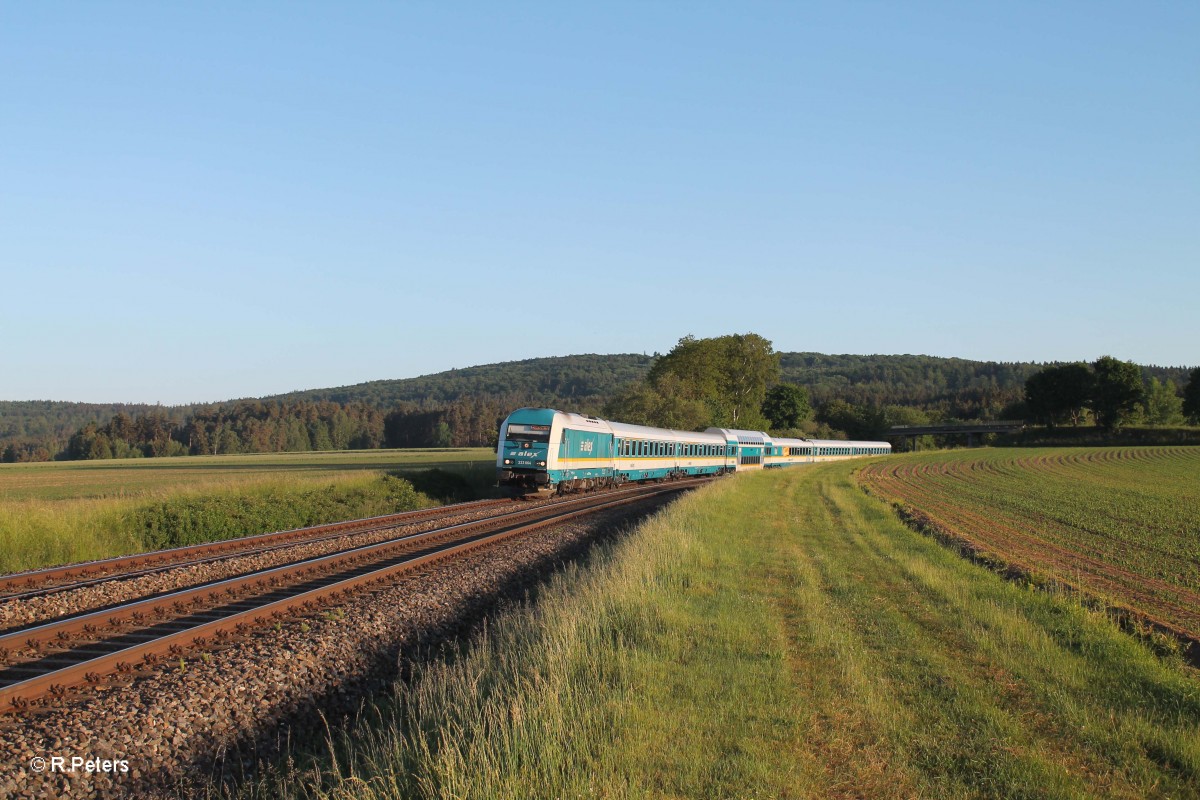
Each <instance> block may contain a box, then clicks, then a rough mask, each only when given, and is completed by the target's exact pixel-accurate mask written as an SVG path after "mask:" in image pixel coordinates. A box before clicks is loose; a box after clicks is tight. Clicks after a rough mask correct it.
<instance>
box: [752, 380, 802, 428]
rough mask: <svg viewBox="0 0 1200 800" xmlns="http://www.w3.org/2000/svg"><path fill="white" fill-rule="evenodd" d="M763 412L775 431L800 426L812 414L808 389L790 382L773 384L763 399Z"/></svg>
mask: <svg viewBox="0 0 1200 800" xmlns="http://www.w3.org/2000/svg"><path fill="white" fill-rule="evenodd" d="M762 413H763V416H764V417H766V418H767V421H768V422H770V423H771V430H773V431H779V430H786V429H788V428H798V427H800V425H801V424H803V423H805V422H807V421H808V419H809V418H810V417H811V416H812V404H811V403H810V402H809V399H808V390H807V389H805V388H803V387H800V386H795V385H793V384H790V383H780V384H778V385H776V386H773V387H771V389H769V390H768V391H767V396H766V399H764V400H763V404H762Z"/></svg>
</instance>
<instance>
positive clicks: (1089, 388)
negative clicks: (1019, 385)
mask: <svg viewBox="0 0 1200 800" xmlns="http://www.w3.org/2000/svg"><path fill="white" fill-rule="evenodd" d="M1139 380H1140V378H1139ZM1095 389H1096V375H1095V373H1093V372H1092V370H1091V369H1089V368H1088V366H1087V364H1064V365H1062V366H1058V367H1046V368H1045V369H1043V370H1042V371H1041V372H1037V373H1034V374H1033V375H1030V376H1029V379H1028V380H1027V381H1025V402H1026V404H1027V405H1028V407H1029V413H1030V414H1031V415H1032V416H1033V418H1034V419H1036V420H1039V421H1044V422H1046V423H1047V424H1049V425H1051V426H1053V425H1055V424H1057V423H1059V422H1062V421H1063V420H1070V422H1071V424H1072V425H1078V424H1079V421H1080V419H1081V418H1082V416H1083V409H1084V407H1085V406H1087V404H1088V402H1089V401H1090V400H1091V399H1092V396H1093V394H1094V393H1095Z"/></svg>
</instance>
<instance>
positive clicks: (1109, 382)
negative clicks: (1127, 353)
mask: <svg viewBox="0 0 1200 800" xmlns="http://www.w3.org/2000/svg"><path fill="white" fill-rule="evenodd" d="M1092 369H1093V370H1094V371H1095V373H1096V389H1095V393H1094V394H1093V395H1092V403H1091V405H1092V411H1093V412H1094V413H1095V414H1096V422H1097V424H1099V425H1100V426H1101V427H1103V428H1105V429H1106V430H1110V431H1111V430H1116V429H1117V428H1119V427H1121V426H1122V425H1124V424H1125V423H1126V422H1127V421H1128V420H1129V419H1130V417H1132V416H1133V414H1134V413H1135V412H1136V411H1137V410H1138V406H1139V405H1140V404H1141V403H1142V400H1143V398H1144V397H1145V389H1144V388H1143V386H1142V370H1141V368H1140V367H1139V366H1138V365H1137V364H1134V363H1133V362H1132V361H1120V360H1119V359H1116V358H1113V357H1112V356H1102V357H1101V358H1099V359H1097V360H1096V362H1095V363H1094V364H1092Z"/></svg>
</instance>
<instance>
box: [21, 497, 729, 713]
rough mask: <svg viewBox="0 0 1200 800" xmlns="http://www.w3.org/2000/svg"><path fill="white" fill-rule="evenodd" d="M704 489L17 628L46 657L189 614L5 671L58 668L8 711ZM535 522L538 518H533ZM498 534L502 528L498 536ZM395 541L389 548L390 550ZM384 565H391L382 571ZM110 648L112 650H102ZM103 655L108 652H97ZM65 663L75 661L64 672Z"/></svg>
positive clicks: (573, 511) (493, 521) (339, 557)
mask: <svg viewBox="0 0 1200 800" xmlns="http://www.w3.org/2000/svg"><path fill="white" fill-rule="evenodd" d="M705 482H707V481H688V482H681V483H675V484H670V485H666V486H659V485H656V486H651V487H639V488H637V489H634V490H623V491H621V492H620V493H619V495H620V496H615V497H614V495H613V493H608V494H605V495H600V496H598V497H597V496H588V497H584V498H582V499H579V500H571V501H567V502H565V503H557V504H554V505H552V506H539V507H537V508H535V509H530V510H527V511H521V512H516V513H513V514H505V515H501V516H499V517H493V518H490V519H487V520H480V521H473V522H467V523H461V524H458V525H453V526H449V527H447V528H441V529H437V530H434V531H426V532H424V533H418V534H411V535H409V536H405V537H400V538H399V539H397V540H395V541H392V542H390V543H378V544H376V545H366V546H363V547H358V548H353V549H351V550H348V551H344V552H342V553H338V554H333V555H331V556H325V557H321V558H317V559H309V560H307V561H305V562H299V563H298V564H296V565H291V566H289V567H280V568H274V569H269V570H263V571H260V572H257V573H251V574H249V575H246V576H239V577H238V578H231V579H229V580H227V581H224V582H222V583H220V584H214V585H211V586H208V587H205V588H204V589H202V590H199V591H192V590H182V591H180V592H176V593H173V594H171V595H166V596H164V597H161V598H155V599H151V600H141V601H137V602H134V603H131V604H128V605H126V606H121V607H119V608H116V609H110V610H107V611H102V612H95V613H92V614H84V615H80V616H77V617H72V618H68V619H65V620H59V621H56V622H52V623H47V624H45V625H42V626H38V627H37V628H31V629H27V630H24V631H18V632H15V633H13V634H9V635H7V636H4V637H0V647H7V646H11V645H13V644H15V643H16V640H19V639H22V638H23V639H24V642H23V643H24V644H25V645H27V646H29V647H30V648H31V649H34V650H37V651H40V650H41V649H44V648H45V647H46V645H47V644H50V643H57V644H58V645H59V646H60V647H61V646H63V645H65V644H66V643H67V642H70V640H71V638H72V636H73V635H77V634H80V633H82V634H85V635H87V634H95V633H97V632H98V630H99V626H100V625H105V624H107V626H108V627H110V628H117V627H119V626H121V625H122V624H124V623H125V622H130V621H132V622H134V623H135V624H139V625H140V624H142V623H143V622H148V620H147V617H148V616H150V615H158V616H162V615H163V613H164V612H165V613H166V614H170V613H171V612H174V613H175V614H176V615H180V614H185V613H187V614H189V616H187V617H178V616H177V617H176V618H175V619H172V620H163V621H159V622H153V623H151V624H149V625H148V626H147V627H144V628H141V629H138V630H133V631H128V632H125V633H119V634H115V635H111V636H109V637H108V638H105V639H101V640H99V641H92V642H89V643H83V644H80V646H78V647H76V648H74V649H73V650H62V651H61V652H59V653H52V654H49V655H47V656H46V657H44V658H42V659H37V660H30V661H24V662H21V663H17V664H12V665H10V666H8V667H7V668H4V669H2V670H0V680H4V679H5V675H8V676H10V677H11V676H14V675H24V674H26V673H29V672H31V671H32V672H35V673H37V672H38V671H39V669H42V668H44V667H46V666H52V667H53V668H52V669H51V670H50V671H44V670H43V671H41V673H40V674H33V675H30V676H29V677H22V678H19V679H17V680H13V681H11V682H8V683H6V684H4V685H0V710H7V709H9V708H16V709H20V708H22V707H24V706H26V705H27V704H28V703H29V702H31V701H33V700H35V699H37V698H39V697H42V696H45V695H46V694H60V693H62V692H63V691H65V689H66V688H67V687H69V686H77V685H79V684H81V683H89V682H90V683H95V682H98V681H99V680H100V679H101V676H103V675H104V674H106V673H111V672H114V671H116V672H128V671H131V670H133V669H134V668H135V667H134V662H136V660H137V659H139V658H140V659H142V661H144V662H146V663H148V664H152V663H154V662H155V661H157V660H159V658H161V656H162V655H163V654H165V653H171V654H172V655H179V656H182V653H183V652H184V648H185V647H203V646H204V645H205V644H207V641H208V637H209V636H214V637H216V638H217V639H218V640H221V639H224V638H228V637H229V636H230V635H232V633H233V632H234V631H236V632H238V633H241V632H242V631H244V630H245V629H246V628H247V627H248V626H250V625H253V624H262V623H264V622H268V621H270V620H272V619H281V618H283V617H285V616H287V614H288V612H292V611H294V610H295V609H297V608H303V609H304V610H315V608H316V607H318V606H319V604H320V602H323V601H327V600H329V599H337V598H338V597H340V596H341V595H342V594H343V593H345V592H347V591H350V590H352V589H355V588H360V587H362V586H364V585H366V584H369V583H375V582H380V581H385V580H387V579H389V578H391V577H393V576H395V575H397V574H400V573H403V572H406V571H409V570H412V569H415V568H417V567H419V566H422V565H424V564H428V563H431V562H433V561H436V560H439V559H442V558H451V557H453V556H455V555H459V554H462V553H465V552H469V551H472V550H474V549H477V548H480V547H485V546H488V545H490V544H493V543H495V542H498V541H502V540H504V539H507V538H510V537H513V536H517V535H520V534H522V533H526V532H528V531H531V530H535V529H538V528H542V527H546V526H549V525H554V524H559V523H561V522H563V521H565V520H568V519H571V518H574V517H577V516H580V515H584V514H591V513H595V512H597V511H602V510H606V509H610V508H615V507H617V506H621V505H625V504H628V503H633V502H637V501H639V500H643V499H646V498H649V497H654V496H656V495H659V494H663V493H669V492H676V491H681V490H686V489H690V488H694V487H695V486H697V485H699V484H701V483H705ZM531 517H532V518H534V519H530V518H531ZM497 528H500V530H499V531H497V530H496V529H497ZM454 533H459V534H466V536H467V537H468V538H466V540H465V541H460V542H459V543H458V544H449V545H444V546H440V547H438V548H436V549H435V550H433V551H432V552H426V553H424V554H420V553H418V554H417V555H412V554H409V556H408V557H403V558H399V559H395V558H393V559H391V560H388V559H387V556H386V553H387V550H388V549H392V550H395V549H397V548H398V547H399V546H401V545H403V544H412V543H414V542H419V543H429V542H434V541H436V540H437V539H445V538H447V537H450V536H453V534H454ZM459 538H460V539H461V538H463V537H461V536H460V537H459ZM389 544H390V545H391V547H390V548H388V547H386V545H389ZM370 560H374V564H373V565H368V564H365V563H364V562H365V561H370ZM381 561H382V562H384V563H383V564H382V565H381V566H380V562H381ZM318 564H322V565H323V566H326V567H335V566H341V567H344V568H345V570H344V571H343V572H341V573H333V574H332V575H331V574H329V571H328V570H326V574H325V575H324V576H315V575H314V574H313V573H314V572H315V571H316V566H317V565H318ZM288 577H290V578H293V579H295V578H301V579H305V580H302V581H300V582H299V584H297V583H296V582H295V581H293V583H292V584H291V588H292V589H293V591H294V592H296V591H298V593H291V594H286V592H287V587H288V584H287V582H286V579H287V578H288ZM313 584H315V585H314V586H313V588H308V589H305V588H304V587H306V586H310V585H313ZM223 585H228V588H229V589H245V588H247V587H252V588H254V589H258V590H261V591H260V593H259V594H258V595H257V596H254V595H252V596H248V597H243V598H235V595H236V592H234V593H233V594H228V592H222V591H218V590H219V589H220V588H221V587H222V586H223ZM297 586H298V587H299V588H297ZM301 590H302V591H301ZM280 593H285V596H284V597H282V598H280V599H277V600H269V601H268V602H261V603H257V604H256V603H255V601H256V598H257V599H258V600H266V599H268V598H269V597H270V596H271V595H273V594H280ZM201 594H208V595H209V598H210V599H211V600H213V601H214V602H215V601H218V600H220V599H221V597H222V595H223V594H226V595H227V596H228V597H229V598H230V599H231V600H232V602H228V603H226V604H225V605H224V606H218V607H214V608H209V609H206V610H203V611H192V606H193V605H194V602H192V601H194V600H195V599H196V597H197V596H198V595H201ZM247 603H250V604H251V607H250V608H245V605H246V604H247ZM189 612H190V613H189ZM214 616H215V618H214ZM102 617H107V619H105V620H104V621H103V622H101V619H100V618H102ZM181 626H182V627H181ZM155 629H158V631H156V630H155ZM172 629H175V630H172ZM114 633H115V632H114ZM114 645H117V646H118V647H119V649H117V650H115V651H112V647H113V646H114ZM105 650H109V651H111V652H103V651H105ZM97 651H100V652H99V653H97ZM72 654H76V655H85V656H88V657H87V658H85V659H83V660H78V659H74V658H73V655H72ZM63 661H66V662H67V663H65V664H62V666H56V665H57V664H61V663H62V662H63Z"/></svg>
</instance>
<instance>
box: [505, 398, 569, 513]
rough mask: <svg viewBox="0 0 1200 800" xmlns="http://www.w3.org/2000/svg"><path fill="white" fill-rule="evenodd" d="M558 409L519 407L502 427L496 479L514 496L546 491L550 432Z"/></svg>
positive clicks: (547, 490) (547, 488) (548, 480)
mask: <svg viewBox="0 0 1200 800" xmlns="http://www.w3.org/2000/svg"><path fill="white" fill-rule="evenodd" d="M556 413H557V412H555V411H554V410H553V409H549V408H519V409H517V410H516V411H514V412H513V413H511V414H509V415H508V418H507V419H505V420H504V424H502V425H501V426H500V441H499V444H498V445H497V447H496V480H497V483H498V484H499V485H500V486H501V487H502V488H504V489H507V490H508V491H509V492H511V493H512V494H514V495H526V494H535V493H546V492H550V491H553V490H554V488H555V487H554V486H553V485H552V484H551V482H550V470H549V463H550V435H551V433H552V432H553V431H554V418H555V415H556Z"/></svg>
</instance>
